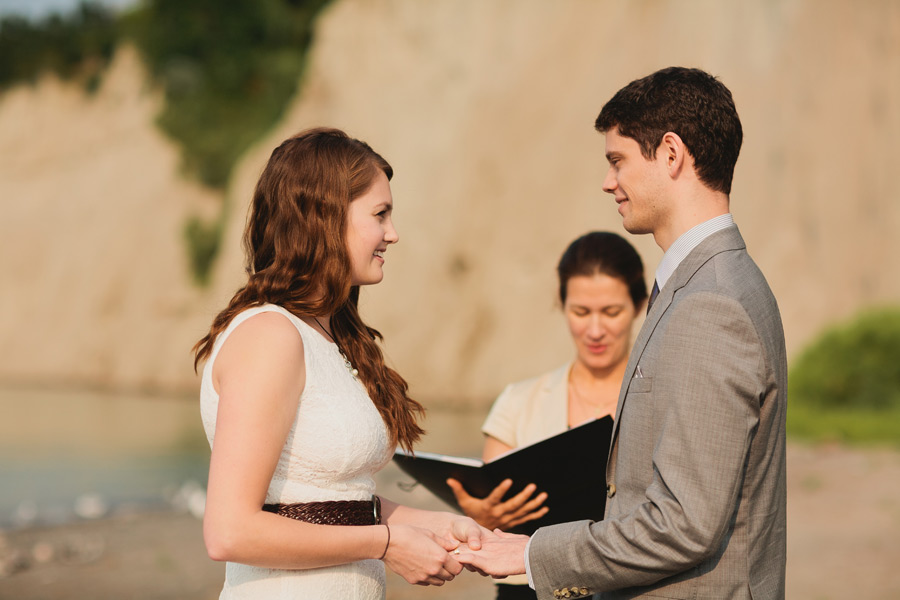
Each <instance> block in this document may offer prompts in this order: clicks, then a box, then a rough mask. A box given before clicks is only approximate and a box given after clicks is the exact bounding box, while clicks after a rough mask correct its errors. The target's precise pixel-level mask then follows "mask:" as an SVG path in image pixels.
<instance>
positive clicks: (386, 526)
mask: <svg viewBox="0 0 900 600" xmlns="http://www.w3.org/2000/svg"><path fill="white" fill-rule="evenodd" d="M384 527H385V529H387V532H388V539H387V543H386V544H385V545H384V552H382V553H381V556H379V557H378V560H384V557H385V556H387V549H388V546H390V545H391V528H390V527H388V525H387V523H385V525H384Z"/></svg>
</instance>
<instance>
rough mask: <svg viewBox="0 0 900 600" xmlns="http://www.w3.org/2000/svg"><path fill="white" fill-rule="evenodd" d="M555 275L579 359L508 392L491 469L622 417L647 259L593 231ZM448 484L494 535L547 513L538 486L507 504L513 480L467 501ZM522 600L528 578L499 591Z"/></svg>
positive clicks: (491, 441) (488, 447) (487, 456)
mask: <svg viewBox="0 0 900 600" xmlns="http://www.w3.org/2000/svg"><path fill="white" fill-rule="evenodd" d="M556 272H557V276H558V279H559V301H560V304H561V307H562V311H563V314H564V316H565V319H566V323H567V325H568V327H569V334H570V335H571V336H572V342H573V344H574V346H575V358H574V359H573V360H572V361H570V362H569V363H567V364H565V365H563V366H561V367H559V368H557V369H555V370H553V371H550V372H549V373H544V374H543V375H540V376H538V377H535V378H532V379H528V380H526V381H520V382H517V383H512V384H510V385H508V386H507V387H506V389H504V390H503V392H502V393H501V394H500V396H498V397H497V399H496V400H495V401H494V404H493V406H492V408H491V411H490V413H489V414H488V417H487V420H485V422H484V425H483V426H482V428H481V430H482V432H483V433H484V435H485V442H484V450H483V452H482V459H483V460H484V461H485V462H488V461H490V460H491V459H493V458H496V457H497V456H499V455H501V454H503V453H505V452H508V451H509V450H512V449H514V448H519V447H521V446H525V445H528V444H533V443H535V442H537V441H540V440H542V439H545V438H548V437H550V436H553V435H556V434H558V433H562V432H563V431H565V430H566V429H570V428H572V427H576V426H578V425H582V424H584V423H586V422H588V421H590V420H592V419H599V418H602V417H605V416H607V415H609V416H614V415H615V413H616V402H617V401H618V397H619V388H620V387H621V384H622V377H623V375H624V373H625V367H626V365H627V363H628V355H629V353H630V351H631V339H632V329H633V324H634V321H635V319H636V317H637V315H638V314H640V311H641V310H643V308H644V306H645V303H646V301H647V285H646V283H645V282H644V265H643V263H642V262H641V257H640V256H639V255H638V253H637V251H636V250H635V249H634V247H633V246H632V245H631V244H630V243H629V242H627V241H626V240H625V239H624V238H622V237H621V236H619V235H617V234H615V233H612V232H605V231H594V232H591V233H587V234H585V235H583V236H581V237H579V238H578V239H576V240H575V241H573V242H572V243H571V244H569V246H568V248H566V250H565V252H563V255H562V257H561V258H560V260H559V264H558V265H557V268H556ZM447 484H448V485H449V486H450V487H451V489H452V490H453V493H454V494H455V495H456V499H457V502H458V503H459V505H460V507H461V508H462V509H463V511H464V512H465V513H466V514H467V515H468V516H470V517H472V518H473V519H475V521H477V522H478V523H479V524H480V525H482V526H484V527H487V528H489V529H495V528H499V529H502V530H507V529H509V528H512V527H515V526H517V525H520V524H522V523H526V522H528V521H533V520H535V519H540V518H541V517H543V516H544V515H545V514H546V513H547V507H546V506H544V502H545V500H546V499H547V494H546V493H545V492H543V491H541V490H538V489H536V486H535V485H534V484H529V485H528V486H526V487H525V488H524V489H523V490H522V491H521V492H520V493H518V494H516V495H515V496H513V497H511V498H509V499H506V500H503V496H504V495H505V494H506V492H507V491H508V490H509V488H510V487H511V486H512V485H513V482H512V480H509V479H507V480H505V481H503V482H502V483H501V484H500V485H498V486H497V487H496V488H495V489H494V490H493V491H492V492H491V493H490V494H489V495H487V496H486V497H484V498H475V497H473V496H471V495H469V494H468V493H467V492H466V490H465V489H464V488H463V486H462V484H460V483H459V482H458V481H456V480H455V479H448V480H447ZM519 598H527V599H535V598H537V596H536V595H535V592H534V590H532V589H531V588H529V587H528V581H527V579H526V577H525V576H524V575H521V576H517V577H509V578H507V579H504V580H503V581H502V582H499V583H498V584H497V599H498V600H515V599H519Z"/></svg>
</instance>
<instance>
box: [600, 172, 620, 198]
mask: <svg viewBox="0 0 900 600" xmlns="http://www.w3.org/2000/svg"><path fill="white" fill-rule="evenodd" d="M617 187H619V183H618V182H617V181H616V176H615V174H614V173H613V170H612V169H610V170H609V171H607V172H606V178H605V179H604V180H603V191H604V192H606V193H607V194H615V193H616V188H617Z"/></svg>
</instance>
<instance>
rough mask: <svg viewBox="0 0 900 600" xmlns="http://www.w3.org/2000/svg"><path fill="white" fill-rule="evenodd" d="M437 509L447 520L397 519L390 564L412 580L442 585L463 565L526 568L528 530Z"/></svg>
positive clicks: (495, 570)
mask: <svg viewBox="0 0 900 600" xmlns="http://www.w3.org/2000/svg"><path fill="white" fill-rule="evenodd" d="M432 514H435V513H432ZM436 514H438V515H442V517H440V518H439V520H440V521H442V522H438V523H429V524H428V526H426V527H421V526H416V525H410V524H402V525H401V524H397V525H391V534H392V537H391V540H390V543H389V547H388V551H387V552H386V554H385V556H384V563H385V566H387V567H388V568H389V569H391V570H392V571H394V572H395V573H397V574H398V575H400V576H402V577H403V578H404V579H405V580H406V581H407V582H409V583H414V584H417V585H438V586H439V585H443V584H444V583H445V582H447V581H452V580H453V578H454V577H456V576H457V575H458V574H459V573H460V572H461V571H462V570H463V568H466V569H468V570H469V571H473V572H477V573H480V574H482V575H490V576H494V577H506V576H507V575H513V574H517V573H524V572H525V562H524V556H525V545H526V544H527V543H528V536H525V535H515V534H509V533H504V532H502V531H500V530H499V529H497V530H495V531H491V530H489V529H486V528H484V527H481V526H480V525H478V524H477V523H476V522H475V521H474V520H472V519H470V518H468V517H461V516H459V515H453V514H451V513H436Z"/></svg>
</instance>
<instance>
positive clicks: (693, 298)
mask: <svg viewBox="0 0 900 600" xmlns="http://www.w3.org/2000/svg"><path fill="white" fill-rule="evenodd" d="M596 128H597V129H598V130H599V131H601V132H602V133H604V134H606V158H607V160H608V161H609V171H608V173H607V175H606V179H605V180H604V183H603V189H604V190H605V191H606V192H608V193H610V194H612V195H613V196H614V198H615V201H616V204H617V205H618V212H619V214H620V215H621V216H622V220H623V225H624V227H625V229H626V230H628V231H629V232H630V233H636V234H638V233H651V234H653V237H654V239H655V240H656V243H657V244H658V245H659V247H660V248H662V250H663V252H664V255H663V258H662V261H661V263H660V265H659V267H658V269H657V271H656V282H655V286H654V295H651V307H650V309H649V313H648V315H647V319H646V321H645V322H644V325H643V327H642V329H641V331H640V334H639V335H638V338H637V341H636V343H635V346H634V349H633V350H632V352H631V357H630V359H629V362H628V367H627V370H626V373H625V378H624V380H623V383H622V389H621V392H620V394H619V404H618V409H617V412H616V420H615V429H614V432H613V439H612V446H611V448H610V454H609V461H608V463H607V464H606V482H607V496H608V501H607V505H606V517H605V518H604V520H602V521H598V522H591V521H578V522H573V523H564V524H561V525H554V526H551V527H545V528H542V529H539V530H538V531H537V532H535V534H534V535H533V537H531V538H530V540H529V538H528V537H526V536H516V535H508V534H500V537H498V538H496V539H493V540H491V539H489V540H487V541H486V542H485V543H484V547H483V548H482V549H481V550H479V551H463V552H462V553H461V555H460V562H463V563H467V564H469V565H471V566H472V567H473V568H476V569H478V570H481V571H483V572H485V573H487V574H491V575H495V576H502V575H507V574H513V573H522V572H526V570H527V573H528V576H529V581H530V582H531V583H532V587H534V589H535V590H536V591H537V595H538V598H539V599H540V600H549V599H555V598H582V597H587V596H591V595H593V594H595V593H602V594H601V596H600V597H602V598H604V599H606V598H635V597H645V596H646V597H664V598H746V599H750V598H752V599H754V600H759V599H769V598H784V593H785V591H784V587H785V554H786V536H785V532H786V525H785V504H786V503H785V433H784V428H785V409H786V391H787V375H786V371H787V367H786V359H785V348H784V332H783V329H782V325H781V318H780V316H779V312H778V306H777V304H776V302H775V298H774V297H773V295H772V292H771V291H770V289H769V286H768V284H767V283H766V280H765V278H764V277H763V274H762V273H761V272H760V271H759V269H758V268H757V266H756V264H755V263H754V262H753V260H752V259H751V258H750V256H749V255H748V254H747V250H746V247H745V245H744V240H743V239H742V238H741V235H740V233H739V232H738V229H737V227H736V226H735V225H734V222H733V220H732V216H731V214H730V212H729V194H730V192H731V180H732V175H733V172H734V166H735V163H736V162H737V158H738V153H739V152H740V147H741V141H742V129H741V123H740V120H739V118H738V115H737V111H736V109H735V105H734V101H733V100H732V97H731V92H730V91H729V90H728V89H727V88H726V87H725V86H724V85H723V84H722V83H720V82H719V81H718V80H717V79H715V78H714V77H712V76H711V75H709V74H707V73H705V72H703V71H700V70H696V69H685V68H674V67H673V68H668V69H663V70H661V71H657V72H656V73H653V74H651V75H649V76H647V77H644V78H642V79H639V80H637V81H633V82H632V83H630V84H628V85H627V86H625V87H624V88H623V89H621V90H620V91H619V92H618V93H616V95H615V96H613V98H612V99H611V100H610V101H609V102H608V103H607V104H606V105H605V106H604V107H603V110H602V111H601V112H600V116H599V117H598V118H597V122H596ZM657 289H658V290H659V291H658V295H655V293H656V290H657ZM597 468H598V469H599V468H601V466H600V465H597Z"/></svg>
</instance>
